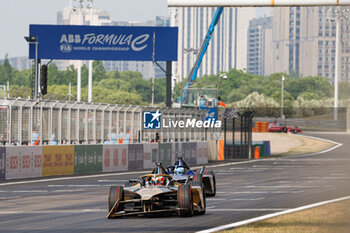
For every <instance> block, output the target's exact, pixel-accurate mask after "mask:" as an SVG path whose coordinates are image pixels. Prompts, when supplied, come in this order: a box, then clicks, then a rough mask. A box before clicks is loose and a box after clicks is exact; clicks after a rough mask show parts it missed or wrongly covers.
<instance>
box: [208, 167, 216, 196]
mask: <svg viewBox="0 0 350 233" xmlns="http://www.w3.org/2000/svg"><path fill="white" fill-rule="evenodd" d="M206 174H208V175H212V176H213V182H214V190H211V192H210V193H208V194H207V196H208V197H215V195H216V180H215V174H214V172H213V171H207V172H206Z"/></svg>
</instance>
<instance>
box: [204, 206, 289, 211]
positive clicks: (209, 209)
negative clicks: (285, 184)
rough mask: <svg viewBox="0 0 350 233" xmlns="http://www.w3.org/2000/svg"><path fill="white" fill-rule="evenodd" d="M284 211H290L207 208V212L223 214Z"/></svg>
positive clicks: (279, 209)
mask: <svg viewBox="0 0 350 233" xmlns="http://www.w3.org/2000/svg"><path fill="white" fill-rule="evenodd" d="M283 210H288V209H284V208H276V209H213V208H209V207H208V208H207V211H210V212H223V211H227V212H230V211H232V212H235V211H237V212H257V211H283Z"/></svg>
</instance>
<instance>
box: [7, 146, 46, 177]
mask: <svg viewBox="0 0 350 233" xmlns="http://www.w3.org/2000/svg"><path fill="white" fill-rule="evenodd" d="M41 155H42V147H40V146H38V147H34V146H28V147H19V148H18V147H12V146H11V147H6V173H5V178H6V179H20V178H34V177H41V176H42V162H41V161H42V156H41Z"/></svg>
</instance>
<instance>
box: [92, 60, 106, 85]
mask: <svg viewBox="0 0 350 233" xmlns="http://www.w3.org/2000/svg"><path fill="white" fill-rule="evenodd" d="M92 68H93V72H92V77H93V80H94V82H99V81H101V80H103V79H106V78H107V74H106V69H105V67H104V66H103V62H102V61H94V62H93V63H92Z"/></svg>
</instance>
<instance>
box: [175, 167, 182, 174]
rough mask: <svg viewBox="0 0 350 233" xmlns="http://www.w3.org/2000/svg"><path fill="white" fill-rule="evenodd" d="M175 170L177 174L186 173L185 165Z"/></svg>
mask: <svg viewBox="0 0 350 233" xmlns="http://www.w3.org/2000/svg"><path fill="white" fill-rule="evenodd" d="M174 172H175V175H184V174H185V168H184V167H176V168H175V171H174Z"/></svg>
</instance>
